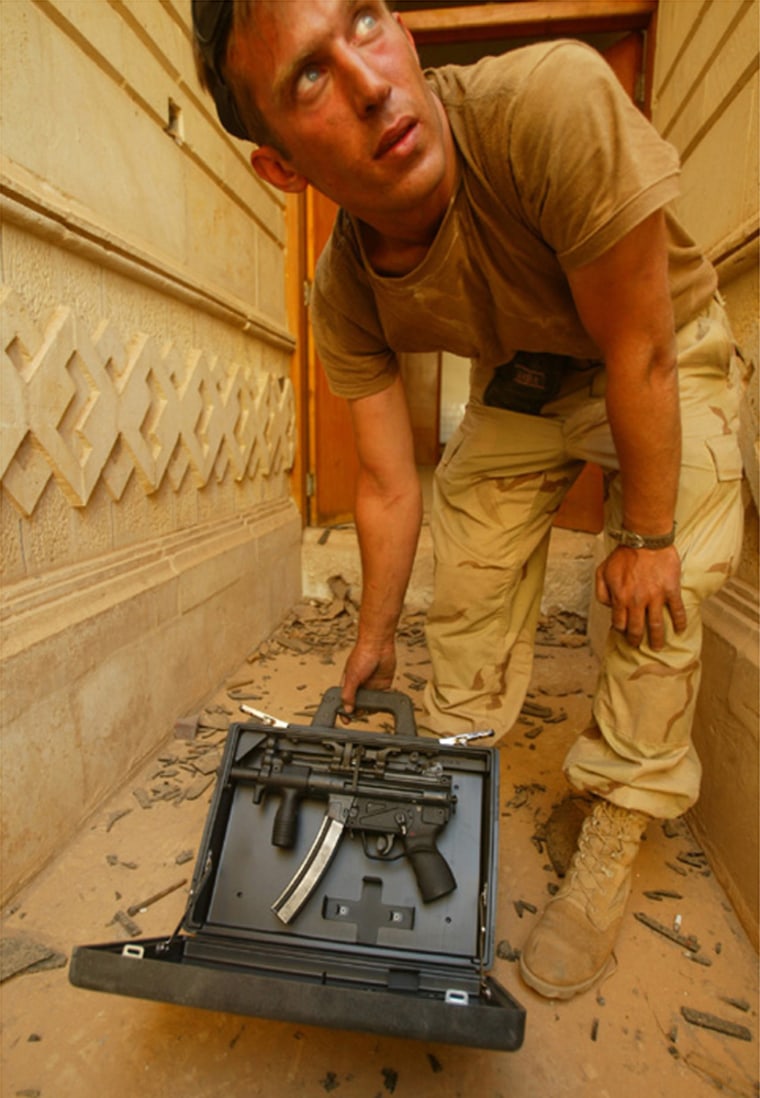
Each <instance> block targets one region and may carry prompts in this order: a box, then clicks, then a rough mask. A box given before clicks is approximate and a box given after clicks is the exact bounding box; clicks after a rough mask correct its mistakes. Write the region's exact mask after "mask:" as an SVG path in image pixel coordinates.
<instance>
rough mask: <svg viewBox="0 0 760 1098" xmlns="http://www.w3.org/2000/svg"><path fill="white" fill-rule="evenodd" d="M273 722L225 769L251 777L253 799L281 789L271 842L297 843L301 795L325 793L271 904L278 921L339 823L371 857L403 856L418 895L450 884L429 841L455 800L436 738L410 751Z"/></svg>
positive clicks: (318, 867)
mask: <svg viewBox="0 0 760 1098" xmlns="http://www.w3.org/2000/svg"><path fill="white" fill-rule="evenodd" d="M254 712H255V711H254ZM256 715H257V716H258V714H256ZM277 723H278V724H280V727H279V728H276V729H275V728H273V729H272V730H271V732H267V733H264V734H263V738H262V741H261V742H260V743H259V744H258V745H257V746H256V747H255V748H252V749H251V750H250V751H249V752H247V755H246V756H244V757H243V758H242V759H241V760H240V761H239V762H238V764H237V765H234V766H233V767H232V768H231V770H230V772H229V777H230V778H231V779H232V780H233V781H236V782H243V783H249V784H251V785H252V786H253V801H254V803H255V804H260V803H262V801H263V800H264V798H266V797H268V796H270V795H272V794H275V795H277V796H279V798H280V803H279V805H278V807H277V811H276V814H275V817H274V822H273V826H272V838H271V842H272V845H273V846H276V847H281V848H283V849H289V848H292V847H293V846H294V845H295V842H296V836H297V832H298V821H299V813H300V804H301V801H302V800H303V799H304V798H315V799H318V800H325V801H327V810H326V812H325V815H324V818H323V820H322V824H321V826H320V828H319V831H318V832H317V835H316V837H315V839H314V841H313V843H312V845H311V847H310V849H309V851H308V853H307V854H306V856H305V858H304V859H303V861H302V863H301V865H300V866H299V868H298V869H297V870H296V872H295V874H294V876H293V877H292V879H291V880H290V881H289V882H288V884H287V885H286V886H285V888H284V889H283V891H282V892H281V894H280V895H279V896H278V897H277V899H276V900H275V901H274V903H273V904H272V910H273V911H274V913H275V914H276V915H277V917H278V918H279V919H280V920H281V921H282V922H283V923H289V922H290V921H291V920H292V919H293V918H294V917H295V916H296V915H297V914H298V912H299V911H300V910H301V908H302V907H303V905H304V904H305V903H306V901H307V900H308V898H309V896H310V895H311V894H312V892H313V891H314V889H315V888H316V887H317V885H318V883H319V881H320V880H321V878H322V876H323V875H324V873H325V872H326V871H327V868H328V866H329V865H330V863H331V861H332V859H333V857H334V855H335V852H336V850H337V847H338V844H339V842H340V840H341V838H342V836H343V834H344V832H345V831H348V832H349V834H351V835H359V836H361V840H362V845H363V848H364V852H365V854H366V855H367V857H369V858H375V859H380V860H382V861H389V860H394V859H396V858H400V857H404V856H406V857H407V858H408V859H409V862H410V864H411V868H412V870H413V871H414V875H415V877H416V880H417V885H418V887H419V891H420V895H421V897H422V899H423V901H424V902H425V903H430V902H431V901H433V900H436V899H438V898H439V897H441V896H446V895H447V894H448V893H450V892H452V891H453V890H454V889H455V888H456V881H455V880H454V876H453V874H452V872H451V869H450V867H449V865H448V863H447V861H446V859H445V858H444V857H443V855H442V854H441V852H440V851H439V850H438V847H437V845H436V841H437V838H438V835H439V834H440V833H441V831H442V830H443V828H444V827H445V826H446V824H447V822H448V820H449V819H450V817H451V815H452V813H453V812H454V810H455V807H456V796H455V795H454V793H453V792H452V782H451V776H450V775H448V774H446V773H444V769H443V767H442V766H441V764H440V762H437V761H436V760H435V758H434V757H433V754H432V746H433V745H434V746H435V747H437V746H438V745H437V743H436V741H432V744H431V749H430V750H428V751H426V750H425V749H424V746H421V748H420V750H419V751H413V752H411V753H410V751H409V750H408V748H407V749H406V750H405V751H403V752H402V749H401V748H400V747H398V746H394V744H393V743H392V742H391V743H390V744H389V745H388V746H387V747H385V746H382V747H380V746H377V745H376V744H369V743H363V742H362V738H361V735H357V736H356V737H355V738H354V737H351V738H348V739H344V738H339V739H335V740H332V739H322V738H319V737H317V738H316V740H315V741H314V742H312V743H309V742H305V741H304V739H303V738H297V737H291V736H288V732H287V726H283V725H282V723H281V722H277ZM402 754H403V759H401V758H400V756H401V755H402Z"/></svg>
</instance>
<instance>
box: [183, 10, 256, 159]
mask: <svg viewBox="0 0 760 1098" xmlns="http://www.w3.org/2000/svg"><path fill="white" fill-rule="evenodd" d="M192 14H193V34H194V35H195V41H196V43H197V45H198V49H199V50H200V53H201V56H202V58H203V60H204V61H205V62H206V65H207V67H208V86H209V87H208V90H209V91H210V92H211V95H212V96H213V99H214V103H215V104H216V113H217V114H218V115H219V121H220V122H221V123H222V125H223V126H224V128H225V130H226V131H227V133H231V134H232V136H233V137H240V138H242V139H243V140H244V141H250V137H249V136H248V132H247V131H246V128H245V126H244V124H243V121H242V119H241V117H240V114H239V112H238V108H237V103H236V102H235V97H234V95H233V94H232V92H231V91H230V89H229V88H228V86H227V84H226V83H225V80H224V76H223V75H222V62H223V60H224V54H225V50H226V48H227V39H228V38H229V35H230V28H231V26H232V0H192Z"/></svg>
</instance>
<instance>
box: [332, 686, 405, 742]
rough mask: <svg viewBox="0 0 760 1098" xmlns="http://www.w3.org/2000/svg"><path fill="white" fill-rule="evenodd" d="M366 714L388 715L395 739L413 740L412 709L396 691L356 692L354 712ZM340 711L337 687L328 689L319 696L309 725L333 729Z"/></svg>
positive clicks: (361, 689) (340, 704)
mask: <svg viewBox="0 0 760 1098" xmlns="http://www.w3.org/2000/svg"><path fill="white" fill-rule="evenodd" d="M362 709H365V710H369V712H371V713H391V714H392V715H393V718H394V721H395V725H396V727H395V732H396V734H397V735H398V736H416V735H417V722H416V721H415V719H414V706H413V705H412V702H411V700H410V699H409V698H408V697H407V696H406V694H402V693H401V691H400V690H367V689H365V688H364V687H360V689H359V690H357V691H356V710H357V711H359V710H362ZM342 710H343V705H342V701H341V697H340V687H339V686H331V687H330V689H329V690H326V691H325V693H324V694H323V696H322V701H321V702H320V703H319V708H318V709H317V711H316V713H315V714H314V717H313V719H312V722H311V723H312V724H313V725H316V724H318V725H329V726H330V727H331V728H332V727H333V726H334V725H335V721H336V719H337V717H338V714H339V713H341V712H342Z"/></svg>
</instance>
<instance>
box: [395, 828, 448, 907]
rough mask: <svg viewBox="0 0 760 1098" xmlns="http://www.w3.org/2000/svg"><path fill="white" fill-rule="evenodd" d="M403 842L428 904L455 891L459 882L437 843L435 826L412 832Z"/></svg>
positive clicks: (423, 897) (421, 893) (421, 891)
mask: <svg viewBox="0 0 760 1098" xmlns="http://www.w3.org/2000/svg"><path fill="white" fill-rule="evenodd" d="M403 842H404V850H405V851H406V854H407V856H408V858H409V861H410V862H411V865H412V869H413V871H414V875H415V877H416V878H417V884H418V886H419V889H420V895H421V896H422V899H423V900H424V902H425V903H426V904H429V903H431V902H432V901H433V900H437V899H439V898H440V897H441V896H447V895H448V894H449V892H453V891H454V889H455V888H456V886H457V883H456V881H455V880H454V874H453V873H452V872H451V869H450V868H449V863H448V862H447V861H446V859H445V858H444V856H443V854H441V852H440V850H439V849H438V847H437V846H436V845H435V829H434V828H432V827H431V828H430V829H425V830H422V831H415V832H410V833H409V834H407V835H405V836H404V840H403Z"/></svg>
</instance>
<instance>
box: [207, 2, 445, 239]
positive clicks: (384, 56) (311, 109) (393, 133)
mask: <svg viewBox="0 0 760 1098" xmlns="http://www.w3.org/2000/svg"><path fill="white" fill-rule="evenodd" d="M227 64H228V68H229V69H230V70H231V72H232V73H233V76H234V80H235V83H236V84H240V83H244V84H245V85H246V86H247V87H248V88H249V89H250V92H251V93H252V95H253V97H254V100H255V102H256V104H257V106H258V108H259V110H260V111H261V113H262V115H263V116H264V118H265V119H266V121H267V123H268V125H269V128H270V130H271V132H272V133H273V134H276V135H277V137H278V139H279V143H280V147H281V148H283V149H286V150H287V157H285V156H283V155H282V154H276V156H275V158H274V159H273V158H271V157H270V160H269V161H268V163H267V165H266V176H265V177H267V178H268V179H269V182H272V183H274V184H275V185H276V186H280V187H282V189H284V190H299V189H301V187H302V186H304V185H305V183H306V182H309V183H312V184H313V185H314V186H315V187H316V188H317V190H320V191H322V192H323V193H324V194H326V195H328V196H329V197H330V198H332V199H333V200H334V201H335V202H337V203H338V204H339V205H342V206H344V207H345V208H346V209H347V210H349V211H350V212H351V213H353V214H355V215H356V216H358V217H360V218H363V219H364V220H367V221H369V222H372V221H373V217H372V216H371V213H372V211H376V212H377V211H379V212H380V214H381V215H383V216H387V215H391V216H393V215H394V214H402V213H403V212H405V211H408V210H409V209H411V208H413V207H414V205H415V204H418V205H419V204H421V203H422V204H425V203H429V202H432V203H433V204H434V205H435V204H436V203H437V204H438V205H440V203H441V200H443V202H444V204H445V201H446V200H447V199H448V193H446V192H447V191H450V188H451V183H452V176H453V156H452V152H451V149H452V146H451V139H450V136H449V132H448V123H447V121H446V118H445V115H444V113H443V110H442V108H441V106H440V104H439V103H438V101H437V100H436V98H435V97H434V95H433V94H432V92H431V91H430V89H429V88H428V85H427V83H426V81H425V79H424V77H423V75H422V72H421V70H420V66H419V63H418V60H417V56H416V53H415V50H414V47H413V44H412V43H411V40H410V39H409V37H408V35H407V33H406V31H405V29H404V28H403V27H402V26H401V24H400V23H399V22H398V21H397V19H396V18H395V17H394V16H393V15H391V14H390V13H389V12H388V11H387V9H386V8H385V6H384V5H383V4H382V3H380V2H379V0H366V2H364V0H288V2H283V0H258V3H257V6H256V8H255V10H254V14H253V18H252V20H251V23H250V24H249V26H248V27H247V28H246V29H245V30H244V31H241V32H239V33H238V34H237V36H236V38H235V39H234V40H233V41H232V42H231V43H230V48H229V51H228V56H227ZM272 151H273V150H270V149H267V148H265V149H264V150H263V152H264V154H265V156H266V155H267V154H269V153H270V152H272ZM261 152H262V150H256V151H255V152H254V153H253V156H252V160H253V164H254V167H255V168H256V169H257V170H258V171H260V174H262V175H265V172H264V171H262V170H261V168H262V161H261V159H260V153H261ZM257 157H259V159H258V162H257ZM274 160H277V161H278V162H279V168H282V173H281V174H280V175H277V172H276V171H275V169H274V168H273V163H274ZM279 168H278V169H277V170H279ZM273 171H274V172H275V177H272V172H273Z"/></svg>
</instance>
